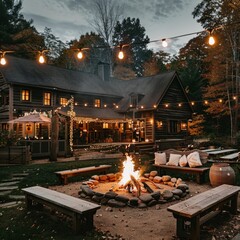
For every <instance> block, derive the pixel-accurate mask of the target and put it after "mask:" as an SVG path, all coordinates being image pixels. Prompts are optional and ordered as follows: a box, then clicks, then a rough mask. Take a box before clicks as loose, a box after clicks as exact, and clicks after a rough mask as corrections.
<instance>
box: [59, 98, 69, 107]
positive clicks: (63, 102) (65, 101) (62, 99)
mask: <svg viewBox="0 0 240 240" xmlns="http://www.w3.org/2000/svg"><path fill="white" fill-rule="evenodd" d="M67 101H68V100H67V99H66V98H62V97H61V98H60V104H61V105H63V106H65V105H67Z"/></svg>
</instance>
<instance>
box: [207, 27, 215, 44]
mask: <svg viewBox="0 0 240 240" xmlns="http://www.w3.org/2000/svg"><path fill="white" fill-rule="evenodd" d="M212 33H213V30H209V34H210V36H209V38H208V44H209V45H211V46H212V45H214V44H215V39H214V37H213V35H212Z"/></svg>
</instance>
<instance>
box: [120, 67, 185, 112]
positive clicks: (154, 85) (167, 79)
mask: <svg viewBox="0 0 240 240" xmlns="http://www.w3.org/2000/svg"><path fill="white" fill-rule="evenodd" d="M175 77H177V78H178V76H177V74H176V72H175V71H171V72H166V73H162V74H158V75H155V76H150V77H141V78H136V79H133V80H129V81H127V82H128V85H127V86H126V87H125V88H123V89H125V93H124V98H123V99H122V100H121V101H120V103H119V105H120V106H121V109H120V110H122V111H126V110H127V109H128V108H129V104H130V95H131V94H132V92H135V93H137V94H141V95H143V96H144V97H142V98H141V100H140V102H138V105H139V106H141V105H142V106H144V109H153V105H155V104H156V105H157V104H158V103H159V102H160V101H161V99H162V98H163V97H164V94H165V92H166V91H167V89H168V87H169V86H170V84H171V83H172V81H173V80H174V78H175ZM178 80H179V79H178ZM183 91H184V90H183Z"/></svg>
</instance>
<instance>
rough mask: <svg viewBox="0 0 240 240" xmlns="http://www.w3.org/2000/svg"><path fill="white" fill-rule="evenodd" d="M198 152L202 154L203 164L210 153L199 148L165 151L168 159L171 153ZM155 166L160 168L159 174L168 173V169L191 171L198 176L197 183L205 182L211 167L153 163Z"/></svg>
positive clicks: (187, 153)
mask: <svg viewBox="0 0 240 240" xmlns="http://www.w3.org/2000/svg"><path fill="white" fill-rule="evenodd" d="M196 151H197V152H198V153H199V156H200V160H201V162H202V164H203V165H204V164H205V163H207V161H208V153H206V152H203V151H201V150H199V149H192V150H186V151H179V150H176V149H167V150H165V151H164V152H165V153H166V157H167V159H169V157H170V154H180V155H184V154H185V155H186V156H187V155H189V154H190V153H192V152H196ZM153 166H154V167H156V168H158V170H159V174H160V175H162V174H166V170H168V171H175V172H182V173H189V174H192V175H195V176H196V181H197V183H199V184H201V183H203V182H204V179H205V175H206V174H208V172H209V170H210V167H204V166H201V167H195V168H190V167H181V166H169V165H158V164H153Z"/></svg>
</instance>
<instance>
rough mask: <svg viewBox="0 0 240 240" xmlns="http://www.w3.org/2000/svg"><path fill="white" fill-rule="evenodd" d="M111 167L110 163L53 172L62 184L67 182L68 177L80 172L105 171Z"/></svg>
mask: <svg viewBox="0 0 240 240" xmlns="http://www.w3.org/2000/svg"><path fill="white" fill-rule="evenodd" d="M111 167H112V166H111V165H100V166H91V167H85V168H77V169H70V170H64V171H58V172H55V174H56V175H57V176H58V177H59V180H60V181H61V183H62V184H63V185H65V184H67V183H68V178H69V177H75V176H77V175H80V174H82V173H89V172H103V173H105V172H106V171H107V170H108V169H109V168H111Z"/></svg>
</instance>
